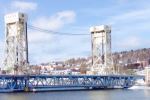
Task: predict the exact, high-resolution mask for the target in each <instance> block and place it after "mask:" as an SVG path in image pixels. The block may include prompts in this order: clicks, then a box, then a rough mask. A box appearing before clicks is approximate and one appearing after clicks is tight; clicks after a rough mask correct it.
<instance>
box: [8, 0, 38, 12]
mask: <svg viewBox="0 0 150 100" xmlns="http://www.w3.org/2000/svg"><path fill="white" fill-rule="evenodd" d="M11 6H12V8H16V9H18V10H20V11H27V10H36V9H37V3H34V2H25V1H13V2H12V3H11Z"/></svg>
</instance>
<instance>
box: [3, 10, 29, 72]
mask: <svg viewBox="0 0 150 100" xmlns="http://www.w3.org/2000/svg"><path fill="white" fill-rule="evenodd" d="M4 19H5V60H4V69H5V70H6V71H8V72H9V73H11V74H22V72H23V69H24V68H25V67H26V66H27V65H28V40H27V16H26V15H25V14H23V13H18V12H17V13H11V14H7V15H5V17H4Z"/></svg>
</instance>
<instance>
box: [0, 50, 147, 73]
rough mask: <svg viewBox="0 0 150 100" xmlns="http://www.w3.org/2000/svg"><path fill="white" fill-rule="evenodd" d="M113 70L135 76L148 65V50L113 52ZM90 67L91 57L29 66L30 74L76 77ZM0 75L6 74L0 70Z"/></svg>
mask: <svg viewBox="0 0 150 100" xmlns="http://www.w3.org/2000/svg"><path fill="white" fill-rule="evenodd" d="M112 58H113V65H114V70H115V71H116V72H117V73H124V74H137V73H135V72H138V71H140V70H143V69H144V68H145V67H146V66H148V65H149V64H150V48H143V49H137V50H130V51H122V52H114V53H113V54H112ZM91 66H92V63H91V57H86V58H71V59H68V60H66V61H51V62H47V63H41V64H39V65H30V68H31V71H32V74H35V75H38V74H46V75H67V74H72V75H78V74H86V72H87V71H89V70H90V67H91ZM0 72H1V74H5V73H6V72H5V71H3V70H0Z"/></svg>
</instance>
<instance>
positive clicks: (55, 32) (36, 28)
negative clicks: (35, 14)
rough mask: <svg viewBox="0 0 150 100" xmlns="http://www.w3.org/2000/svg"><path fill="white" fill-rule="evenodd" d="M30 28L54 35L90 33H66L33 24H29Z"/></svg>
mask: <svg viewBox="0 0 150 100" xmlns="http://www.w3.org/2000/svg"><path fill="white" fill-rule="evenodd" d="M27 26H28V28H30V29H33V30H36V31H40V32H44V33H51V34H54V35H74V36H75V35H89V34H75V33H65V32H57V31H53V30H47V29H42V28H39V27H36V26H33V25H27Z"/></svg>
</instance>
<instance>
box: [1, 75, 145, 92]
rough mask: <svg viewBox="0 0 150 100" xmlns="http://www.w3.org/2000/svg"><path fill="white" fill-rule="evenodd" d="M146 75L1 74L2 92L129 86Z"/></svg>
mask: <svg viewBox="0 0 150 100" xmlns="http://www.w3.org/2000/svg"><path fill="white" fill-rule="evenodd" d="M136 79H144V76H128V75H0V92H14V91H47V90H70V89H71V90H74V89H107V88H129V87H131V86H133V85H134V83H135V80H136Z"/></svg>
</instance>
